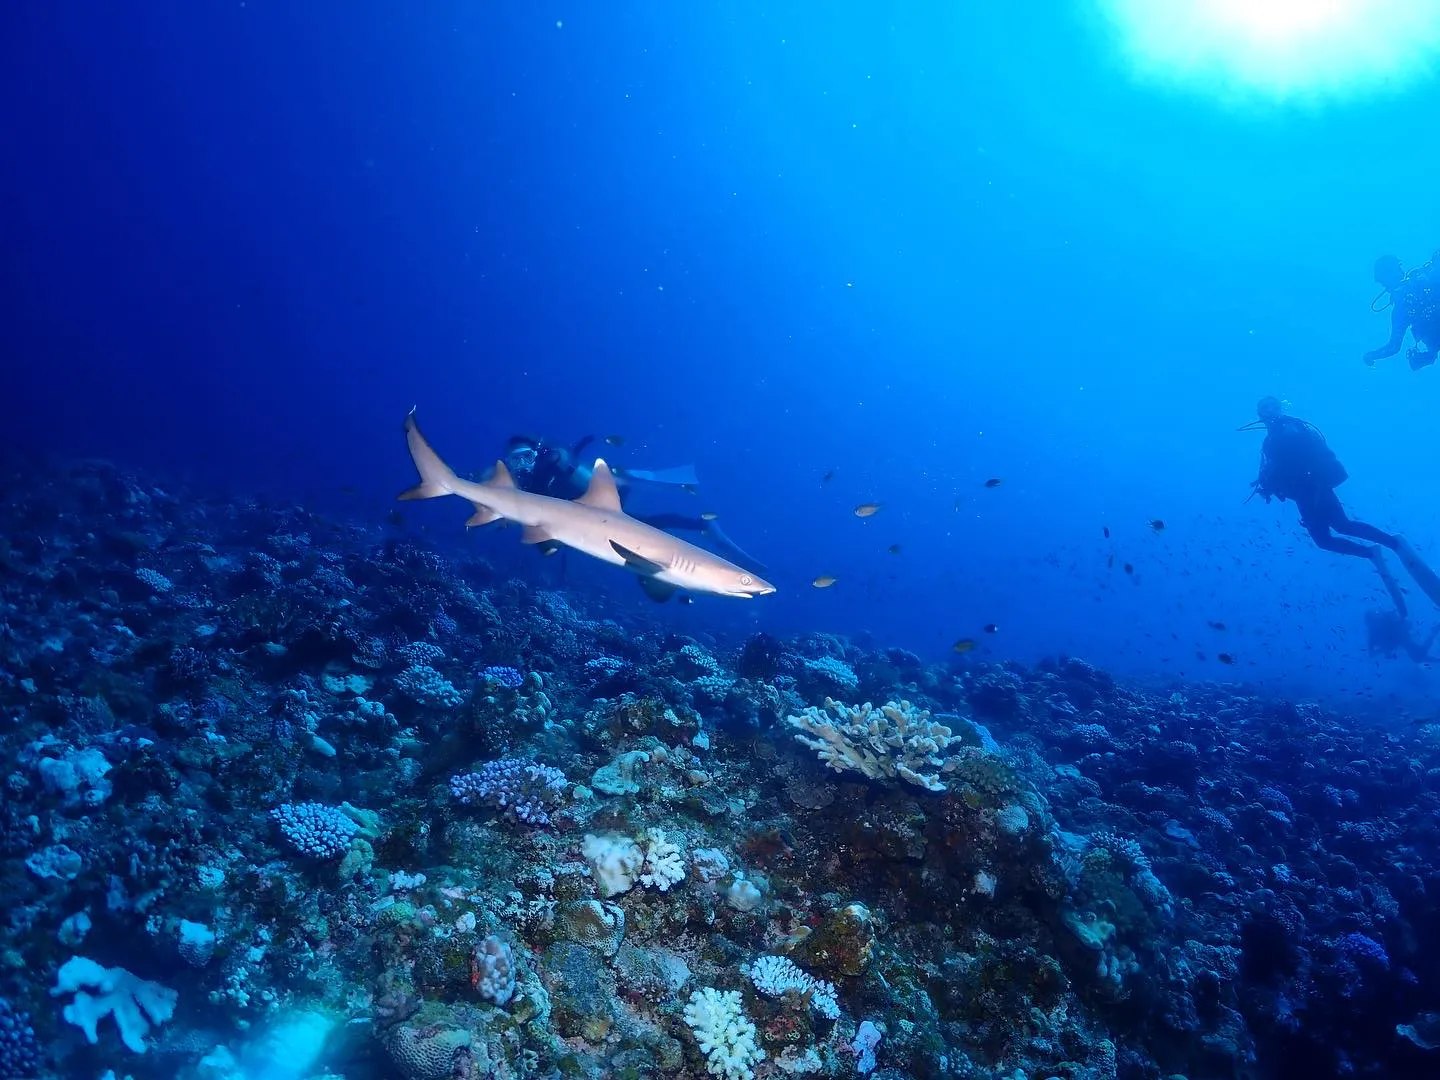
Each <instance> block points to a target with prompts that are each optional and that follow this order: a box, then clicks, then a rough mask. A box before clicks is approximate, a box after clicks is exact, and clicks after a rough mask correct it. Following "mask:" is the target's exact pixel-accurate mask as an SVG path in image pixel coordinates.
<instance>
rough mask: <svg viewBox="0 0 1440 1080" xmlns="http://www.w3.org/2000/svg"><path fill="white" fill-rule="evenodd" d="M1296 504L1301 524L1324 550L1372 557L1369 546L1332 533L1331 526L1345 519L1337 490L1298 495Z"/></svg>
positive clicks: (1339, 553)
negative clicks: (1337, 496) (1336, 493)
mask: <svg viewBox="0 0 1440 1080" xmlns="http://www.w3.org/2000/svg"><path fill="white" fill-rule="evenodd" d="M1295 505H1296V506H1298V507H1299V508H1300V524H1301V525H1303V526H1305V531H1306V532H1308V533H1309V534H1310V539H1311V540H1313V541H1315V546H1316V547H1318V548H1320V549H1321V550H1323V551H1333V552H1335V554H1337V555H1356V556H1359V557H1360V558H1364V559H1368V558H1371V557H1372V556H1371V555H1370V548H1369V547H1367V546H1365V545H1363V544H1357V543H1355V542H1354V541H1352V540H1343V539H1341V538H1340V537H1338V536H1334V535H1332V534H1331V532H1330V530H1331V528H1332V527H1333V526H1334V525H1335V524H1336V523H1337V522H1343V521H1344V520H1345V511H1344V510H1342V509H1341V508H1340V500H1339V499H1337V498H1336V497H1335V492H1333V491H1331V490H1329V489H1326V490H1325V491H1317V492H1310V493H1308V494H1306V495H1304V496H1301V497H1297V498H1296V500H1295Z"/></svg>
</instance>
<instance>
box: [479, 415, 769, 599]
mask: <svg viewBox="0 0 1440 1080" xmlns="http://www.w3.org/2000/svg"><path fill="white" fill-rule="evenodd" d="M594 441H595V436H594V435H586V436H585V437H584V438H582V439H581V440H580V441H579V442H577V443H575V444H574V445H573V446H568V447H566V446H552V445H550V444H549V443H547V442H546V441H545V440H544V439H540V438H537V437H535V436H532V435H512V436H510V438H509V440H508V441H507V442H506V444H505V457H504V459H503V460H504V462H505V467H506V468H507V469H509V470H510V475H511V476H512V477H514V479H515V483H516V484H517V485H519V487H520V488H521V489H522V490H524V491H528V492H531V493H532V494H535V495H549V496H550V497H552V498H555V499H578V498H579V497H580V496H581V495H583V494H585V489H586V488H587V487H589V486H590V476H591V474H592V473H593V472H594V467H593V461H594V459H593V458H591V459H590V462H589V463H587V462H586V461H585V460H584V459H583V458H582V457H581V455H582V454H584V452H585V449H586V447H588V446H589V445H590V444H591V443H593V442H594ZM611 472H612V473H613V474H614V476H615V483H616V486H617V487H618V488H619V489H620V492H621V497H622V499H623V498H624V495H625V493H626V492H627V491H628V490H630V489H631V488H633V487H635V485H637V484H652V485H655V486H657V487H668V488H678V489H680V490H681V491H684V492H686V493H688V494H690V495H695V494H698V493H699V479H698V477H696V475H695V469H694V468H693V467H692V466H689V465H681V466H678V467H676V468H672V469H623V468H616V467H614V466H612V467H611ZM626 513H629V511H628V510H627V511H626ZM631 516H632V517H634V518H635V519H636V520H637V521H643V522H644V523H645V524H646V525H650V526H652V527H653V528H656V529H662V530H665V531H667V532H693V533H699V534H700V535H701V536H703V537H705V539H707V540H709V541H710V542H711V543H712V544H713V545H714V546H715V547H716V548H718V549H719V553H720V554H721V555H723V556H725V557H726V558H728V559H730V560H731V561H732V562H735V563H737V564H739V565H741V566H744V567H746V568H747V569H751V570H754V571H757V572H761V571H764V570H765V564H764V563H762V562H760V561H759V560H758V559H756V558H754V557H752V556H751V555H750V554H749V553H748V552H746V551H745V549H744V548H742V547H740V546H739V545H738V544H736V543H735V542H734V541H733V540H731V539H730V538H729V537H728V536H726V535H725V532H724V530H723V529H721V528H720V526H719V524H717V523H716V521H715V519H714V518H713V517H712V516H708V515H703V514H702V515H694V514H676V513H652V514H631Z"/></svg>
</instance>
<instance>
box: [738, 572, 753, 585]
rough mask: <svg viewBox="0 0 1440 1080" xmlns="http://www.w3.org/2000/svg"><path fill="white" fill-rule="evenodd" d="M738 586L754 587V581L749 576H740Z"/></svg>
mask: <svg viewBox="0 0 1440 1080" xmlns="http://www.w3.org/2000/svg"><path fill="white" fill-rule="evenodd" d="M740 584H741V585H754V584H755V581H754V579H753V578H751V577H750V575H749V574H741V575H740Z"/></svg>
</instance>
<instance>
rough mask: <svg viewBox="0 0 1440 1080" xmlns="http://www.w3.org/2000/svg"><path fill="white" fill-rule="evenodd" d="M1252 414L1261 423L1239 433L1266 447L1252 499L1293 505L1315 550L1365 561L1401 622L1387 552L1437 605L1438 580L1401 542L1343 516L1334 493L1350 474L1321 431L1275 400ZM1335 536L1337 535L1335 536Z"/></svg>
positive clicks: (1401, 600)
mask: <svg viewBox="0 0 1440 1080" xmlns="http://www.w3.org/2000/svg"><path fill="white" fill-rule="evenodd" d="M1255 413H1256V415H1257V416H1258V417H1259V419H1258V420H1254V421H1251V422H1250V423H1248V424H1246V425H1244V427H1242V428H1241V429H1240V430H1241V431H1249V430H1252V429H1254V428H1257V427H1260V426H1263V427H1264V428H1265V442H1264V443H1263V444H1262V446H1261V447H1260V475H1259V476H1257V477H1256V478H1255V479H1254V480H1252V481H1251V483H1250V487H1251V489H1252V491H1251V498H1253V497H1254V496H1256V495H1260V496H1262V497H1263V498H1264V499H1265V501H1266V502H1267V503H1268V502H1269V501H1270V500H1271V498H1277V499H1279V500H1280V501H1281V502H1284V501H1285V500H1286V499H1289V500H1291V501H1292V502H1294V503H1295V506H1296V507H1297V508H1298V509H1299V511H1300V524H1301V525H1303V526H1305V530H1306V531H1307V532H1308V533H1309V534H1310V538H1311V539H1312V540H1314V541H1315V546H1316V547H1319V548H1323V549H1324V550H1325V551H1333V552H1335V553H1337V554H1340V555H1358V556H1361V557H1362V558H1366V559H1369V560H1370V561H1371V562H1372V563H1374V564H1375V569H1376V570H1377V571H1378V572H1379V574H1380V579H1381V581H1383V582H1384V584H1385V589H1386V591H1387V592H1388V593H1389V594H1390V598H1391V599H1392V600H1393V601H1394V602H1395V610H1396V611H1397V612H1398V613H1399V614H1400V616H1401V617H1402V618H1404V617H1405V615H1406V614H1407V611H1406V605H1405V597H1404V595H1403V594H1402V593H1401V592H1400V585H1399V583H1398V582H1397V581H1396V580H1395V576H1394V575H1393V574H1392V573H1391V572H1390V568H1389V566H1388V565H1386V562H1385V549H1386V548H1389V549H1390V550H1391V551H1394V552H1395V553H1396V554H1397V555H1398V556H1399V557H1400V563H1401V565H1403V566H1404V567H1405V569H1406V571H1407V572H1409V574H1410V576H1411V577H1412V578H1414V579H1415V584H1416V585H1418V586H1419V587H1420V589H1421V591H1422V592H1424V593H1425V595H1426V596H1428V597H1429V598H1430V599H1431V600H1433V601H1434V602H1435V603H1436V604H1440V577H1437V576H1436V575H1435V572H1434V571H1433V570H1431V569H1430V568H1429V567H1428V566H1426V565H1425V563H1424V562H1422V561H1421V559H1420V556H1419V555H1417V554H1416V553H1415V549H1414V548H1412V547H1411V546H1410V545H1409V543H1407V542H1406V540H1405V539H1404V538H1403V537H1401V536H1398V535H1396V534H1394V533H1387V532H1385V531H1384V530H1382V529H1377V528H1376V527H1375V526H1374V525H1368V524H1366V523H1365V522H1363V521H1355V520H1354V519H1352V518H1351V517H1350V516H1349V515H1348V514H1347V513H1345V508H1344V507H1343V506H1341V505H1340V497H1339V496H1338V495H1336V494H1335V489H1336V488H1337V487H1339V486H1340V485H1341V484H1343V483H1344V482H1345V481H1346V480H1347V479H1349V475H1350V474H1349V473H1347V472H1346V471H1345V466H1343V465H1341V464H1340V459H1339V458H1337V457H1336V456H1335V451H1333V450H1331V449H1330V446H1329V444H1328V443H1326V441H1325V436H1324V435H1322V434H1321V433H1320V429H1319V428H1317V427H1316V426H1315V425H1314V424H1311V423H1308V422H1307V421H1304V420H1301V419H1300V418H1299V417H1296V416H1286V415H1285V410H1284V406H1283V405H1282V403H1281V402H1280V399H1279V398H1274V397H1264V398H1261V399H1260V402H1259V404H1258V405H1256V407H1255ZM1336 533H1339V534H1340V535H1339V536H1336V535H1335V534H1336ZM1347 536H1354V537H1358V538H1359V539H1361V540H1368V541H1369V543H1368V544H1357V543H1355V541H1353V540H1347V539H1345V537H1347Z"/></svg>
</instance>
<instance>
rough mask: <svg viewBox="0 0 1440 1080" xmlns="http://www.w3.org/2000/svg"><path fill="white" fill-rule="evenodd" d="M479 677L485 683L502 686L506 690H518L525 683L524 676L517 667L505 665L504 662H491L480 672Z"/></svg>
mask: <svg viewBox="0 0 1440 1080" xmlns="http://www.w3.org/2000/svg"><path fill="white" fill-rule="evenodd" d="M480 678H482V679H484V680H485V681H486V682H487V683H494V684H495V685H496V686H503V687H504V688H505V689H506V690H519V689H520V687H522V686H524V685H525V676H524V675H522V674H521V673H520V671H519V669H517V668H513V667H507V666H505V665H504V664H491V665H490V666H489V667H487V668H485V670H483V671H482V672H480Z"/></svg>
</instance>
